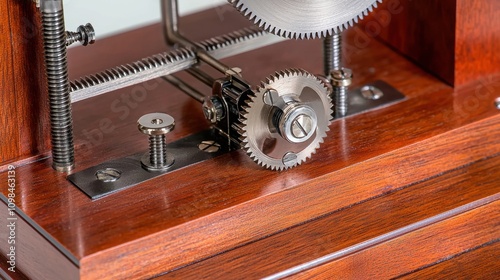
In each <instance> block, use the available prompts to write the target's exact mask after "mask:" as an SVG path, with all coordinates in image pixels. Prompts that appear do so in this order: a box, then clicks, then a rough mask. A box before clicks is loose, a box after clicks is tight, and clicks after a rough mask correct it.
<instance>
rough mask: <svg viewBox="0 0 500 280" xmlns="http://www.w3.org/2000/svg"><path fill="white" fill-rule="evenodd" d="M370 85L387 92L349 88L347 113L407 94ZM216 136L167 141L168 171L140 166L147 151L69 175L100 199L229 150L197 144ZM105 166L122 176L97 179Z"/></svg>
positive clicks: (206, 134) (203, 134) (204, 134)
mask: <svg viewBox="0 0 500 280" xmlns="http://www.w3.org/2000/svg"><path fill="white" fill-rule="evenodd" d="M367 85H368V86H374V87H376V88H378V89H380V90H381V91H382V92H383V94H384V95H383V96H382V97H381V98H379V99H377V100H372V99H367V98H365V97H363V95H362V93H361V88H359V89H356V90H353V91H350V92H349V95H348V98H349V109H348V114H347V116H352V115H355V114H359V113H362V112H366V111H369V110H374V109H378V108H381V107H385V106H388V105H390V104H392V103H394V102H396V101H400V100H403V99H405V96H404V95H403V94H402V93H400V92H399V91H397V90H396V89H394V88H393V87H391V86H390V85H389V84H387V83H385V82H383V81H376V82H373V83H370V84H367ZM215 139H216V137H215V135H213V132H212V131H211V130H209V131H203V132H201V133H197V134H193V135H191V136H188V137H186V138H183V139H180V140H178V141H175V142H172V143H170V144H168V145H167V151H168V152H169V153H170V154H171V155H172V156H173V157H174V158H175V162H174V164H173V165H172V166H171V167H170V168H169V169H168V170H167V171H164V172H149V171H146V170H144V169H143V168H142V166H141V157H142V155H144V153H140V154H135V155H132V156H128V157H125V158H121V159H116V160H111V161H108V162H105V163H102V164H99V165H97V166H94V167H92V168H89V169H86V170H83V171H81V172H78V173H75V174H72V175H70V176H68V180H69V181H71V182H72V183H73V184H74V185H75V186H77V187H78V188H79V189H80V190H81V191H83V192H84V193H85V194H86V195H88V196H89V197H90V198H91V199H98V198H101V197H103V196H106V195H109V194H112V193H115V192H117V191H120V190H123V189H125V188H129V187H132V186H134V185H137V184H139V183H142V182H145V181H147V180H150V179H152V178H155V177H158V176H161V175H163V174H165V173H168V172H172V171H174V170H178V169H180V168H183V167H186V166H189V165H192V164H195V163H197V162H201V161H204V160H207V159H211V158H214V157H217V156H220V155H222V154H225V153H227V152H228V151H229V150H230V149H229V148H228V146H227V143H225V144H224V143H223V142H224V141H218V142H217V143H218V144H220V146H221V149H220V150H219V151H218V152H216V153H207V152H204V151H200V149H199V148H198V144H200V143H201V142H202V141H206V140H215ZM106 168H113V169H117V170H119V171H121V177H120V178H119V179H118V180H116V181H114V182H107V183H106V182H103V181H100V180H98V179H97V177H96V172H97V171H99V170H102V169H106Z"/></svg>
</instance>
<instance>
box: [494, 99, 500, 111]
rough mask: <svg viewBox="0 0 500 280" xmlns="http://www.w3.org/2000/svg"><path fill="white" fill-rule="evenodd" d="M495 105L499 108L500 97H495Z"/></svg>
mask: <svg viewBox="0 0 500 280" xmlns="http://www.w3.org/2000/svg"><path fill="white" fill-rule="evenodd" d="M495 106H496V107H497V109H498V110H500V97H498V98H497V99H495Z"/></svg>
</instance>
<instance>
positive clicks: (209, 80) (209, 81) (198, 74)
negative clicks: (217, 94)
mask: <svg viewBox="0 0 500 280" xmlns="http://www.w3.org/2000/svg"><path fill="white" fill-rule="evenodd" d="M187 72H188V73H189V74H191V76H193V77H195V78H196V79H198V80H199V81H201V82H202V83H204V84H205V85H207V86H209V87H212V86H213V85H214V83H215V79H214V78H213V77H211V76H210V75H208V74H207V73H206V72H204V71H202V70H201V69H200V68H198V67H193V68H190V69H188V70H187Z"/></svg>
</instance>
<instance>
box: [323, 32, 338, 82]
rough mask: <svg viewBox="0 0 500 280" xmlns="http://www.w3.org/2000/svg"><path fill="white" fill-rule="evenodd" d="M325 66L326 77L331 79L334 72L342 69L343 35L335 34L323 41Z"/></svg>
mask: <svg viewBox="0 0 500 280" xmlns="http://www.w3.org/2000/svg"><path fill="white" fill-rule="evenodd" d="M323 52H324V53H323V59H324V62H323V65H324V67H325V75H326V76H327V77H330V75H331V73H332V71H333V70H338V69H340V67H341V66H340V64H341V62H342V35H341V34H340V33H335V34H333V35H332V36H327V37H326V38H325V39H324V41H323Z"/></svg>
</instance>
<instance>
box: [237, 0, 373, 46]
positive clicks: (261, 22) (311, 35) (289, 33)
mask: <svg viewBox="0 0 500 280" xmlns="http://www.w3.org/2000/svg"><path fill="white" fill-rule="evenodd" d="M251 1H254V0H228V2H229V3H230V4H231V5H233V6H234V7H235V8H236V9H237V10H238V11H240V13H241V14H243V15H244V16H245V17H247V18H248V19H249V20H250V21H252V22H253V23H254V24H256V25H257V26H260V27H261V28H262V29H263V30H265V31H268V32H271V33H273V34H276V35H278V36H281V37H284V38H289V39H315V38H324V37H326V36H331V35H333V33H334V32H342V31H343V30H344V29H348V28H349V27H352V26H354V24H355V23H358V22H359V20H362V19H363V18H364V17H365V16H366V15H368V13H370V12H372V11H373V10H374V9H375V8H377V7H378V6H379V5H378V4H379V3H382V1H383V0H374V1H373V0H372V1H367V0H366V1H365V0H364V1H363V3H362V4H364V5H367V6H368V7H366V8H365V9H364V10H362V11H361V12H359V13H358V14H354V13H352V12H350V13H349V16H350V17H351V18H350V19H349V20H348V21H346V22H344V23H339V22H336V21H333V22H331V23H329V24H330V25H336V26H334V27H331V28H329V29H328V30H311V31H306V32H299V31H297V32H295V31H293V30H289V29H287V27H286V24H282V22H279V21H276V23H277V24H276V25H275V22H273V21H272V20H271V19H274V18H275V17H272V16H270V15H269V14H268V13H271V12H273V11H268V10H269V9H267V10H261V12H260V13H257V11H254V10H253V8H252V7H253V5H247V4H246V3H250V2H251ZM281 1H284V0H281ZM297 2H298V1H297ZM326 2H328V1H326ZM366 2H372V3H366ZM278 4H279V3H278ZM330 7H337V8H338V6H335V5H333V6H330ZM325 8H328V7H325ZM266 18H267V19H268V20H270V22H268V21H266ZM325 20H326V19H325ZM283 25H284V26H283ZM314 28H315V27H313V26H310V27H308V29H314Z"/></svg>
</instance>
